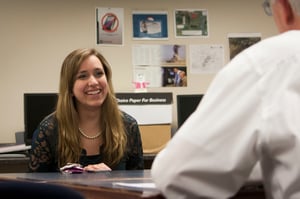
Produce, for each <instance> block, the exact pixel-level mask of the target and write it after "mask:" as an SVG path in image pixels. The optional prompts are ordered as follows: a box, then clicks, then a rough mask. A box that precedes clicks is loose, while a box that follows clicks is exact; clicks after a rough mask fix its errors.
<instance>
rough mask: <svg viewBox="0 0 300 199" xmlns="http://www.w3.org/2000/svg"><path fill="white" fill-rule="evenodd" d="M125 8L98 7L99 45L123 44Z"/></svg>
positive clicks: (97, 28)
mask: <svg viewBox="0 0 300 199" xmlns="http://www.w3.org/2000/svg"><path fill="white" fill-rule="evenodd" d="M123 13H124V10H123V8H96V40H97V45H123V37H124V36H123V35H124V32H123V26H124V22H123V18H124V16H123V15H124V14H123Z"/></svg>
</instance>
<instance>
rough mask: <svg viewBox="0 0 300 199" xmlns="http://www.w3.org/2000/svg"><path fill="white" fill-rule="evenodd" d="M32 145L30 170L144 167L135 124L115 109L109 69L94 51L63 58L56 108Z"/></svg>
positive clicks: (125, 114)
mask: <svg viewBox="0 0 300 199" xmlns="http://www.w3.org/2000/svg"><path fill="white" fill-rule="evenodd" d="M31 145H32V149H31V152H30V163H29V168H30V171H32V172H34V171H40V172H41V171H43V172H49V171H59V168H60V167H63V166H64V165H66V164H68V163H79V164H81V165H82V166H83V169H84V170H88V171H97V170H116V169H118V170H119V169H143V168H144V163H143V149H142V141H141V135H140V130H139V127H138V124H137V121H136V119H135V118H133V117H132V116H130V115H129V114H127V113H125V112H123V111H121V110H120V109H119V107H118V102H117V100H116V97H115V93H114V89H113V85H112V71H111V67H110V65H109V63H108V62H107V60H106V59H105V58H104V57H103V56H102V54H100V53H99V52H98V51H96V50H95V49H77V50H74V51H73V52H71V53H70V54H69V55H68V56H67V57H66V58H65V60H64V62H63V64H62V68H61V74H60V85H59V95H58V102H57V107H56V110H55V112H54V113H52V114H50V115H48V116H47V117H46V118H45V119H44V120H43V121H41V123H40V124H39V126H38V127H37V129H36V130H35V132H34V136H33V139H32V144H31ZM99 165H101V166H99Z"/></svg>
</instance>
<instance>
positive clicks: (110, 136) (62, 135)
mask: <svg viewBox="0 0 300 199" xmlns="http://www.w3.org/2000/svg"><path fill="white" fill-rule="evenodd" d="M91 55H95V56H97V57H98V58H99V60H100V61H101V63H102V65H103V68H104V71H105V75H106V78H107V82H108V86H109V89H108V90H109V91H108V94H107V97H106V99H105V101H104V102H103V105H102V108H101V115H103V117H101V120H100V121H99V123H100V125H101V126H102V127H103V130H104V133H103V151H102V155H103V161H104V163H106V164H107V165H108V166H110V167H113V166H114V165H116V164H117V163H118V162H119V161H120V160H121V158H122V157H123V155H124V153H125V149H126V143H127V137H126V133H125V127H124V123H123V116H122V112H121V111H120V110H119V108H118V103H117V100H116V97H115V93H114V89H113V84H112V70H111V66H110V64H109V63H108V62H107V60H106V59H105V58H104V56H103V55H102V54H100V53H99V52H98V51H97V50H95V49H77V50H74V51H73V52H71V53H70V54H69V55H68V56H67V57H66V58H65V60H64V62H63V64H62V67H61V73H60V85H59V96H58V102H57V109H56V117H57V120H58V131H59V133H58V135H59V136H58V148H57V150H58V151H57V153H58V165H59V166H63V165H65V164H67V163H69V162H79V158H80V155H81V152H82V148H81V147H79V146H80V134H79V130H78V113H77V110H76V106H75V102H74V97H73V94H72V90H73V86H74V82H75V81H76V74H77V73H78V70H79V67H80V65H81V63H82V62H83V61H84V60H85V59H86V58H88V57H89V56H91ZM99 111H100V110H99Z"/></svg>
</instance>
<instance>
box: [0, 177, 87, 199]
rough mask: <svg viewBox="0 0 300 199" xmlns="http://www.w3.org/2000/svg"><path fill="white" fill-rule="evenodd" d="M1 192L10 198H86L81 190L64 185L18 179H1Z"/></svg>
mask: <svg viewBox="0 0 300 199" xmlns="http://www.w3.org/2000/svg"><path fill="white" fill-rule="evenodd" d="M0 193H1V194H2V196H5V195H6V196H8V198H30V199H84V196H83V195H81V194H80V193H79V192H77V191H75V190H73V189H71V188H68V187H65V186H62V185H56V184H49V183H41V182H28V181H17V180H8V181H0Z"/></svg>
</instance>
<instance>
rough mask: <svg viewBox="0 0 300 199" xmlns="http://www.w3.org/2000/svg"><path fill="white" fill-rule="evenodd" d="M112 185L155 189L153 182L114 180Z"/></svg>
mask: <svg viewBox="0 0 300 199" xmlns="http://www.w3.org/2000/svg"><path fill="white" fill-rule="evenodd" d="M113 185H114V186H122V187H132V188H144V189H155V188H156V186H155V184H154V183H151V182H147V183H128V182H114V183H113Z"/></svg>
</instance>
